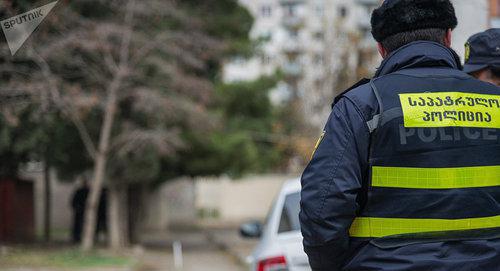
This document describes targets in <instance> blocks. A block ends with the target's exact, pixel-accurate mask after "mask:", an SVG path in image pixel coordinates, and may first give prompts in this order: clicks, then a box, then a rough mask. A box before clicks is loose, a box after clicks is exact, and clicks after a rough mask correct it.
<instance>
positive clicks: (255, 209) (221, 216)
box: [196, 175, 293, 223]
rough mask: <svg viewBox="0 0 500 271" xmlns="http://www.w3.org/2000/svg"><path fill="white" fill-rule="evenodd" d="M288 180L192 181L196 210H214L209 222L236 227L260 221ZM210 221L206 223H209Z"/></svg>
mask: <svg viewBox="0 0 500 271" xmlns="http://www.w3.org/2000/svg"><path fill="white" fill-rule="evenodd" d="M291 178H293V177H292V176H283V175H267V176H250V177H246V178H243V179H241V180H230V179H228V178H226V179H198V180H197V181H196V208H197V209H198V210H203V209H208V210H217V213H218V217H213V218H211V220H214V221H218V222H222V223H224V222H225V223H238V222H242V221H245V220H251V219H260V220H263V219H264V218H265V217H266V215H267V213H268V211H269V209H270V208H271V205H272V203H273V200H274V199H275V197H276V196H277V195H278V193H279V191H280V188H281V186H282V185H283V183H284V182H285V181H286V180H289V179H291ZM209 220H210V219H209Z"/></svg>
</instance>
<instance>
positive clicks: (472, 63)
mask: <svg viewBox="0 0 500 271" xmlns="http://www.w3.org/2000/svg"><path fill="white" fill-rule="evenodd" d="M464 71H465V72H466V73H468V74H470V75H472V76H474V77H476V78H477V79H479V80H482V81H485V82H489V83H492V84H495V85H497V86H500V28H493V29H489V30H487V31H485V32H481V33H478V34H476V35H474V36H472V37H470V38H469V40H468V41H467V43H466V44H465V65H464Z"/></svg>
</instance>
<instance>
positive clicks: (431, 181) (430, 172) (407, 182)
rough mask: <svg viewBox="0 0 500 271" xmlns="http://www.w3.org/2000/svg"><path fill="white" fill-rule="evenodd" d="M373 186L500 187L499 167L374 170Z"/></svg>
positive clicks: (392, 168) (387, 168)
mask: <svg viewBox="0 0 500 271" xmlns="http://www.w3.org/2000/svg"><path fill="white" fill-rule="evenodd" d="M372 186H374V187H394V188H410V189H411V188H413V189H454V188H474V187H489V186H500V166H484V167H461V168H404V167H373V168H372Z"/></svg>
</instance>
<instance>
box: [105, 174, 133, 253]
mask: <svg viewBox="0 0 500 271" xmlns="http://www.w3.org/2000/svg"><path fill="white" fill-rule="evenodd" d="M108 221H109V246H110V248H111V249H113V250H120V249H122V248H124V247H125V246H126V245H127V244H128V226H127V222H128V204H127V189H126V186H125V185H118V184H112V185H110V187H109V209H108Z"/></svg>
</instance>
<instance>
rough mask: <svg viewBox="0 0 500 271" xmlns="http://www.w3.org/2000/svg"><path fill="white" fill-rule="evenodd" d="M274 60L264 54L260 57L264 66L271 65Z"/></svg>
mask: <svg viewBox="0 0 500 271" xmlns="http://www.w3.org/2000/svg"><path fill="white" fill-rule="evenodd" d="M272 60H273V59H272V57H271V56H269V55H266V54H262V55H261V56H260V62H261V63H262V64H263V65H269V64H271V62H272Z"/></svg>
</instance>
